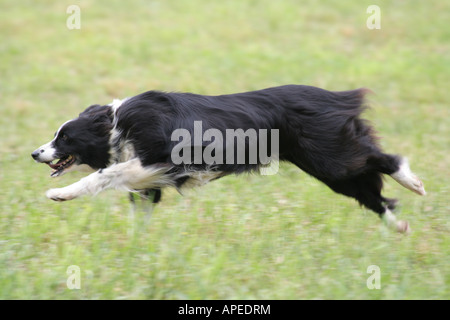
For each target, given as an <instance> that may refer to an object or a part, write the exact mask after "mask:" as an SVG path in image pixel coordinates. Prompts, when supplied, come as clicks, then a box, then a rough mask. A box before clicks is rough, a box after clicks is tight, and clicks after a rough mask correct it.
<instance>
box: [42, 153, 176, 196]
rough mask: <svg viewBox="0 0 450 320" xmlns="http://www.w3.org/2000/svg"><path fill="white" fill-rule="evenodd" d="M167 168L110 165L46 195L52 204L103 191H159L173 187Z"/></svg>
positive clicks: (133, 162) (137, 162)
mask: <svg viewBox="0 0 450 320" xmlns="http://www.w3.org/2000/svg"><path fill="white" fill-rule="evenodd" d="M169 170H170V166H166V165H162V164H155V165H151V166H147V167H143V166H142V165H141V162H140V160H139V159H137V158H134V159H131V160H129V161H127V162H122V163H117V164H113V165H111V166H110V167H107V168H104V169H100V170H98V171H96V172H94V173H92V174H90V175H88V176H87V177H84V178H83V179H81V180H79V181H78V182H75V183H73V184H71V185H69V186H67V187H64V188H58V189H50V190H48V191H47V193H46V195H47V197H48V198H50V199H52V200H55V201H65V200H71V199H74V198H77V197H80V196H83V195H95V194H97V193H99V192H101V191H103V190H105V189H119V190H127V191H136V190H145V189H153V188H161V187H165V186H170V185H172V184H173V181H172V179H171V176H170V175H167V174H166V173H167V171H169Z"/></svg>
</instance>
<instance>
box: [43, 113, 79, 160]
mask: <svg viewBox="0 0 450 320" xmlns="http://www.w3.org/2000/svg"><path fill="white" fill-rule="evenodd" d="M71 121H73V119H72V120H69V121H66V122H64V123H63V125H62V126H61V127H59V129H58V131H56V134H55V137H54V138H53V140H52V141H50V142H48V143H46V144H44V145H42V146H40V147H39V148H38V149H37V150H36V151H37V152H39V156H38V157H37V158H36V161H38V162H50V161H53V160H55V159H56V149H55V140H56V138H57V137H58V135H59V133H60V131H61V129H62V128H63V127H64V126H65V125H66V124H67V123H69V122H71Z"/></svg>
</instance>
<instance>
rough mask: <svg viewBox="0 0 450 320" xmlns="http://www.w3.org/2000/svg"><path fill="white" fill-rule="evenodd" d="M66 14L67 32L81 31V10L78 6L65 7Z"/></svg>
mask: <svg viewBox="0 0 450 320" xmlns="http://www.w3.org/2000/svg"><path fill="white" fill-rule="evenodd" d="M66 13H67V14H70V16H68V17H67V20H66V26H67V29H69V30H74V29H81V9H80V7H79V6H77V5H75V4H72V5H70V6H68V7H67V9H66Z"/></svg>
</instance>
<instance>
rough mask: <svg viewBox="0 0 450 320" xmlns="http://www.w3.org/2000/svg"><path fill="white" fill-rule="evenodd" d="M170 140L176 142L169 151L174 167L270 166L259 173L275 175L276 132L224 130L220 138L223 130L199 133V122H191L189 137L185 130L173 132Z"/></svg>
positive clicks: (276, 155)
mask: <svg viewBox="0 0 450 320" xmlns="http://www.w3.org/2000/svg"><path fill="white" fill-rule="evenodd" d="M171 141H176V142H178V143H177V144H176V145H175V146H174V147H173V149H172V152H171V158H172V162H173V163H174V164H176V165H180V164H185V165H190V164H206V165H209V166H212V167H213V166H214V165H221V164H250V165H261V166H263V167H269V166H270V170H261V174H263V175H272V174H276V173H277V172H278V154H279V130H278V129H271V130H267V129H259V130H258V131H257V130H256V129H253V128H250V129H247V130H245V131H244V130H243V129H226V130H225V137H224V134H223V131H221V130H219V129H215V128H210V129H207V130H205V131H203V123H202V121H194V127H193V136H192V134H191V132H190V131H189V130H187V129H176V130H174V131H173V132H172V135H171ZM268 153H270V155H269V154H268Z"/></svg>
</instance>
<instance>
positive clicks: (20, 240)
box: [0, 0, 450, 299]
mask: <svg viewBox="0 0 450 320" xmlns="http://www.w3.org/2000/svg"><path fill="white" fill-rule="evenodd" d="M72 4H77V5H79V6H80V8H81V29H80V30H68V29H67V28H66V19H67V17H68V16H69V15H68V14H67V13H66V8H67V7H68V6H69V5H72ZM369 4H377V5H379V6H380V8H381V30H369V29H367V28H366V19H367V17H368V16H369V15H368V14H367V13H366V8H367V6H368V5H369ZM449 12H450V5H449V3H447V2H441V1H396V2H392V1H374V2H371V3H367V4H366V3H362V2H359V1H346V2H339V3H337V2H334V1H321V2H320V4H319V2H316V1H302V2H301V3H300V2H297V1H293V0H292V1H288V0H283V1H276V2H274V1H235V0H230V1H220V2H219V1H215V2H212V1H209V2H206V1H197V0H190V1H187V0H182V1H159V2H156V1H138V0H136V1H127V2H123V1H107V2H106V1H105V2H100V1H96V2H95V4H94V3H93V2H89V1H58V2H55V1H39V2H35V1H21V2H20V4H19V2H17V1H13V0H1V1H0V36H1V37H2V41H1V42H0V72H1V78H0V97H1V101H2V103H1V105H0V110H1V117H0V128H1V130H2V131H1V134H0V141H1V147H2V148H1V149H0V210H1V215H0V298H2V299H19V298H20V299H36V298H37V299H133V298H135V299H233V298H236V299H449V298H450V268H449V261H450V240H449V233H450V223H449V211H450V210H449V208H450V205H449V201H448V198H449V197H448V190H449V188H448V181H449V179H448V178H449V176H450V174H449V169H448V167H449V164H450V153H449V150H450V148H449V147H450V146H449V139H448V137H449V135H450V130H449V111H448V110H449V108H448V101H449V93H448V80H449V74H450V50H449V49H450V48H449V44H450V29H449V28H448V21H450V14H449ZM288 83H297V84H308V85H315V86H320V87H323V88H326V89H329V90H347V89H352V88H357V87H368V88H371V89H372V90H373V91H374V92H375V93H376V95H373V96H371V97H370V99H371V102H372V105H373V109H372V110H371V111H369V112H367V113H366V117H367V118H369V119H370V120H371V121H372V122H373V123H374V124H375V126H376V128H377V130H378V131H379V135H380V136H382V137H383V140H382V144H383V147H384V148H385V149H386V150H387V151H389V152H391V153H399V154H404V155H407V156H408V157H409V159H410V162H411V164H412V167H413V170H414V171H416V172H417V174H418V175H419V176H420V177H421V178H422V179H423V181H424V183H425V185H426V188H427V191H428V195H427V196H426V197H425V198H419V197H417V196H415V195H414V194H412V193H410V192H408V191H407V190H405V189H403V188H401V187H400V186H399V185H397V184H395V183H393V182H392V180H390V179H387V180H386V182H387V183H386V190H385V194H386V195H388V196H391V197H398V198H399V199H400V201H401V208H400V209H399V215H400V216H401V218H402V219H408V220H409V222H410V224H411V226H412V228H413V233H412V234H411V235H410V236H407V237H404V236H401V235H397V234H393V233H391V232H387V231H386V230H385V229H384V228H383V227H382V225H381V223H380V221H379V219H378V218H377V217H376V215H374V214H373V213H371V212H369V211H366V210H364V209H361V208H359V207H358V205H357V204H356V203H355V202H354V201H353V200H351V199H347V198H343V197H341V196H338V195H336V194H334V193H333V192H331V191H330V190H328V189H327V188H326V187H325V186H323V185H322V184H320V183H318V182H317V181H315V180H313V179H311V178H309V177H308V176H307V175H306V174H304V173H302V172H300V171H299V170H297V169H296V168H295V167H293V166H290V165H283V166H282V167H281V170H280V173H279V174H277V175H275V176H269V177H267V176H266V177H259V176H248V177H227V178H224V179H221V180H219V181H217V182H214V183H211V184H210V185H208V186H206V187H203V188H202V189H198V190H194V191H192V192H190V193H189V194H188V195H187V196H186V197H181V196H179V195H178V194H177V193H176V192H175V191H173V190H169V191H166V192H165V193H164V195H163V202H162V204H161V205H160V206H158V207H157V209H156V210H155V212H154V214H153V217H152V220H151V224H150V225H149V226H146V227H145V226H142V224H141V223H139V222H138V225H139V227H138V228H136V230H135V231H134V232H133V233H131V234H130V232H129V230H130V222H129V221H128V210H129V204H128V201H127V196H126V195H125V194H123V193H119V192H115V191H108V192H105V193H103V194H101V195H99V196H98V197H96V198H84V199H78V200H75V201H72V202H67V203H53V202H51V201H49V200H47V199H46V198H45V197H44V192H45V190H47V189H48V188H50V187H55V186H63V185H66V184H69V183H71V182H73V181H76V180H77V179H79V178H80V177H82V175H81V174H72V175H67V176H64V177H63V178H61V179H57V180H53V179H50V178H49V177H48V175H49V172H48V169H47V168H46V167H45V166H39V165H36V164H34V163H33V162H32V160H31V158H30V156H29V154H30V152H31V151H32V150H34V149H35V148H36V147H37V146H39V145H41V144H42V143H44V142H46V141H48V140H49V139H50V138H51V137H52V134H53V132H54V131H55V130H56V129H57V128H58V127H59V125H60V124H61V123H62V122H63V121H65V120H67V119H70V118H73V117H75V116H76V115H77V114H78V113H80V112H81V111H82V110H83V109H84V108H85V107H87V106H88V105H90V104H93V103H109V102H110V101H111V100H112V99H113V98H123V97H127V96H132V95H135V94H137V93H140V92H143V91H146V90H150V89H155V90H166V91H192V92H196V93H204V94H222V93H233V92H241V91H247V90H253V89H260V88H264V87H269V86H275V85H281V84H288ZM138 219H139V218H138ZM373 264H375V265H378V266H379V267H380V269H381V289H380V290H369V289H368V288H367V287H366V280H367V278H368V277H369V276H370V274H367V273H366V270H367V267H368V266H369V265H373ZM70 265H78V266H79V267H80V268H81V275H82V278H81V287H82V288H81V289H80V290H69V289H68V288H67V286H66V280H67V277H68V275H67V274H66V270H67V267H68V266H70Z"/></svg>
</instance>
